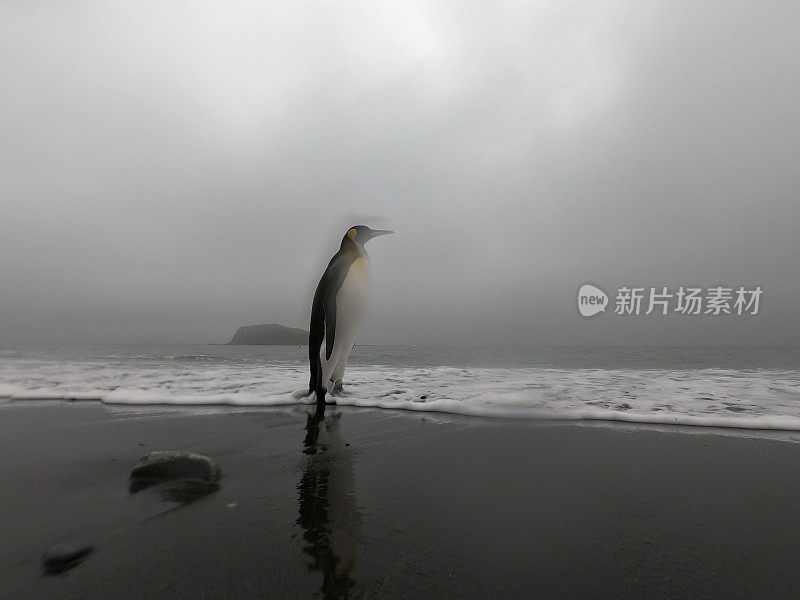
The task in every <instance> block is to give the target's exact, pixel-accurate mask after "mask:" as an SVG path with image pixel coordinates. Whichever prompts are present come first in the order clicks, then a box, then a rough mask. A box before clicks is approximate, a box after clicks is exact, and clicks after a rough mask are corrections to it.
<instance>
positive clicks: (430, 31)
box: [0, 0, 800, 345]
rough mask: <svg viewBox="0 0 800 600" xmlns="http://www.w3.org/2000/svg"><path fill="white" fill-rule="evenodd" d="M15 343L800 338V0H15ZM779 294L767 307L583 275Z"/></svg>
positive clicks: (9, 250) (6, 41) (11, 243)
mask: <svg viewBox="0 0 800 600" xmlns="http://www.w3.org/2000/svg"><path fill="white" fill-rule="evenodd" d="M0 57H1V58H0V66H1V68H2V97H1V99H0V151H1V152H2V160H1V161H0V193H1V194H2V197H0V341H17V340H21V339H28V340H35V341H96V342H170V341H176V342H225V341H227V340H228V339H229V338H230V336H231V335H232V333H233V331H234V330H235V328H236V326H238V325H243V324H253V323H265V322H266V323H270V322H276V323H282V324H285V325H290V326H298V327H307V321H308V315H309V310H310V304H311V297H312V295H313V290H314V287H315V285H316V282H317V280H318V278H319V276H320V275H321V273H322V270H323V269H324V267H325V264H326V263H327V260H328V259H329V258H330V256H331V255H332V254H333V253H334V252H335V251H336V250H337V249H338V245H339V242H340V240H341V237H342V235H344V233H345V231H346V229H347V227H348V226H350V225H352V224H357V223H364V224H367V225H371V226H373V227H385V228H391V229H394V230H396V231H397V234H396V235H395V236H389V237H382V238H379V239H377V240H374V241H373V242H371V243H370V244H369V245H368V250H369V251H370V254H371V255H372V262H373V295H372V302H371V306H370V312H369V315H368V317H367V320H366V322H365V324H364V327H363V330H362V335H361V337H360V340H359V341H361V342H363V343H387V344H390V343H411V344H414V343H416V344H435V343H464V342H469V343H504V342H511V343H527V344H656V345H657V344H702V345H706V344H709V345H712V344H766V345H770V344H800V319H797V318H796V315H797V308H796V307H797V303H798V300H800V278H799V277H798V256H800V233H798V224H800V201H799V200H800V197H799V196H800V193H799V192H800V169H798V165H800V2H796V1H793V0H781V1H775V2H769V1H768V2H759V3H754V2H727V1H726V2H703V3H698V2H675V1H673V0H670V1H669V2H616V3H604V2H595V1H591V2H588V1H587V2H562V1H558V2H555V1H554V2H536V3H534V2H519V3H514V2H471V3H446V4H440V3H434V2H431V1H430V0H424V1H422V2H411V1H403V2H397V3H388V2H387V3H375V2H364V3H340V2H313V3H311V2H240V3H223V2H220V3H217V4H216V5H211V4H210V3H181V2H146V1H140V2H134V3H130V2H125V3H120V2H87V3H76V2H49V1H40V2H38V1H37V2H21V1H20V2H4V3H2V4H0ZM585 281H592V282H595V283H598V284H600V285H601V286H603V287H604V288H605V289H606V290H608V291H610V292H612V293H613V292H614V291H615V290H616V288H617V287H619V286H622V285H639V286H643V287H650V286H653V287H661V286H679V285H695V286H700V287H709V286H716V285H725V286H739V285H745V286H747V287H755V286H756V285H760V286H761V287H762V288H763V289H764V295H763V296H762V299H761V300H762V302H761V308H760V313H761V314H759V315H757V316H755V317H753V316H749V317H744V316H742V317H735V316H729V317H710V316H708V317H688V316H681V315H672V316H669V317H663V316H656V315H650V316H646V317H645V316H639V317H634V316H628V317H620V316H616V315H613V314H610V313H608V314H603V315H600V316H597V317H594V318H591V319H585V318H582V317H580V316H579V314H578V312H577V309H576V291H577V288H578V286H579V285H580V284H582V283H583V282H585Z"/></svg>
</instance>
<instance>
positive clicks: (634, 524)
mask: <svg viewBox="0 0 800 600" xmlns="http://www.w3.org/2000/svg"><path fill="white" fill-rule="evenodd" d="M313 413H314V410H313V407H310V406H303V405H300V406H290V407H281V408H260V407H259V408H232V407H215V408H197V407H191V408H181V407H115V406H106V405H103V404H100V403H97V402H64V401H33V400H30V401H8V402H6V403H4V405H3V406H2V408H1V409H0V415H1V418H0V429H2V435H0V448H1V449H2V450H1V452H2V456H3V468H2V474H0V504H1V505H2V506H3V513H4V518H3V524H2V529H3V534H2V536H0V540H2V541H0V544H2V554H3V556H4V557H5V560H4V561H3V565H2V567H0V571H2V574H1V575H0V579H2V581H3V584H2V588H1V589H0V594H2V597H4V598H43V599H46V598H76V599H77V598H84V599H85V598H89V599H91V598H109V597H116V598H151V599H152V598H262V597H264V598H315V597H316V598H346V597H349V598H411V597H417V598H420V597H421V598H516V597H541V598H576V597H580V598H720V597H724V598H748V597H756V596H758V597H765V598H767V597H769V598H791V597H794V596H795V594H796V590H797V589H798V588H799V586H800V535H799V534H800V474H799V473H798V469H797V465H798V458H799V457H800V445H798V444H797V443H796V442H794V441H786V440H776V439H769V438H768V437H765V436H763V435H760V436H759V437H751V436H748V435H747V432H746V430H742V431H739V432H736V433H735V434H734V433H732V432H731V431H730V430H728V431H723V430H715V429H710V428H699V427H669V426H643V425H628V424H610V423H591V422H583V423H576V422H557V421H552V422H551V421H541V420H538V421H537V420H526V419H515V420H508V419H483V418H474V417H463V416H457V415H440V414H436V413H424V414H419V413H412V412H409V411H393V410H381V409H356V408H351V407H341V408H337V407H332V406H329V407H328V408H327V409H326V411H325V414H324V416H322V415H318V418H317V419H315V418H314V416H313ZM309 415H312V416H309ZM154 450H188V451H192V452H197V453H200V454H203V455H206V456H208V457H210V458H212V459H213V460H215V461H216V462H217V463H218V465H219V466H220V468H221V469H222V472H223V477H222V479H221V480H220V481H219V485H218V488H216V489H214V490H213V491H211V493H208V494H207V495H201V496H200V497H197V498H193V499H192V500H193V501H190V502H181V501H178V500H177V499H176V498H175V497H174V495H173V496H170V494H169V490H168V489H167V488H165V487H164V486H155V487H153V488H149V489H145V490H142V491H138V492H136V493H131V492H130V491H129V475H130V471H131V468H132V467H133V465H134V464H135V463H136V461H137V460H138V459H139V458H140V457H141V456H142V455H144V454H147V453H148V452H150V451H154ZM184 500H185V499H184ZM74 539H81V540H85V541H86V543H87V544H90V545H91V546H93V551H92V552H91V553H90V554H89V555H88V556H87V557H86V558H85V560H83V562H81V563H80V564H78V565H77V566H75V567H74V568H72V569H70V570H67V571H65V572H63V573H61V574H55V575H46V574H44V572H43V568H42V562H41V559H42V555H43V553H44V552H45V551H46V550H47V549H48V548H49V547H50V546H52V545H54V544H57V543H59V542H62V541H65V540H74Z"/></svg>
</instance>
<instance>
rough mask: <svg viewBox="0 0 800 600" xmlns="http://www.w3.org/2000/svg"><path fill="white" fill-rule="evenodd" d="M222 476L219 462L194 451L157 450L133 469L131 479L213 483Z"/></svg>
mask: <svg viewBox="0 0 800 600" xmlns="http://www.w3.org/2000/svg"><path fill="white" fill-rule="evenodd" d="M221 476H222V472H221V471H220V469H219V467H218V466H217V464H216V463H215V462H214V461H213V460H211V459H210V458H208V457H207V456H203V455H202V454H195V453H194V452H180V451H177V452H169V451H156V452H151V453H150V454H148V455H146V456H143V457H142V458H140V459H139V462H137V463H136V465H134V467H133V470H132V471H131V481H134V482H141V483H144V484H148V483H158V482H160V481H172V480H175V479H194V480H200V481H204V482H206V483H212V482H215V481H217V480H218V479H219V478H220V477H221Z"/></svg>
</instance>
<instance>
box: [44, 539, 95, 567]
mask: <svg viewBox="0 0 800 600" xmlns="http://www.w3.org/2000/svg"><path fill="white" fill-rule="evenodd" d="M91 551H92V546H91V545H89V544H87V543H86V542H84V541H83V540H68V541H66V542H61V543H59V544H56V545H55V546H52V547H51V548H50V549H49V550H48V551H47V552H45V553H44V556H43V557H42V564H43V565H44V569H45V572H46V573H49V574H55V573H63V572H64V571H67V570H69V569H71V568H72V567H75V566H77V565H78V564H80V563H81V561H83V559H84V558H86V556H87V555H88V554H89V553H90V552H91Z"/></svg>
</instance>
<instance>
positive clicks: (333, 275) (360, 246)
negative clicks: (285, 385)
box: [308, 225, 394, 404]
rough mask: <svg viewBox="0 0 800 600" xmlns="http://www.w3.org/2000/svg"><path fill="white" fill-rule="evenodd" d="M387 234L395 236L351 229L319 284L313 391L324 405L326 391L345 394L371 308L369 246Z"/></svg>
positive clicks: (311, 349)
mask: <svg viewBox="0 0 800 600" xmlns="http://www.w3.org/2000/svg"><path fill="white" fill-rule="evenodd" d="M387 233H394V232H393V231H388V230H385V229H370V228H369V227H367V226H366V225H355V226H354V227H351V228H350V229H348V230H347V233H345V235H344V237H343V238H342V245H341V247H340V248H339V251H338V252H337V253H336V254H334V255H333V258H332V259H331V261H330V262H329V263H328V268H327V269H325V273H323V275H322V278H321V279H320V280H319V285H317V291H316V293H315V294H314V302H313V304H312V306H311V327H310V328H309V336H308V358H309V362H310V364H311V365H310V366H311V379H310V381H309V384H308V393H309V394H311V393H312V392H313V393H315V394H316V397H317V404H324V403H325V394H326V393H327V394H334V393H336V392H338V391H340V390H341V388H342V376H343V375H344V370H345V367H347V359H348V358H349V356H350V352H351V351H352V349H353V346H355V343H356V335H357V334H358V328H359V326H360V325H361V321H362V319H363V317H364V312H365V311H366V308H367V298H368V295H369V267H370V259H369V255H368V254H367V251H366V250H365V249H364V244H366V243H367V242H368V241H369V240H371V239H372V238H374V237H378V236H379V235H385V234H387Z"/></svg>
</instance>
